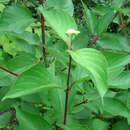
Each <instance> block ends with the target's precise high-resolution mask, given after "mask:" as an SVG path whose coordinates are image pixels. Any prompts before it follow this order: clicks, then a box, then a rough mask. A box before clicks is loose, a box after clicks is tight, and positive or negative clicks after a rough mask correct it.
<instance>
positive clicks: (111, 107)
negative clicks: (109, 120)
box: [104, 98, 130, 119]
mask: <svg viewBox="0 0 130 130" xmlns="http://www.w3.org/2000/svg"><path fill="white" fill-rule="evenodd" d="M104 111H106V112H108V113H110V114H112V115H114V116H123V117H126V118H127V119H130V110H129V109H128V107H127V106H126V105H125V104H124V103H123V102H121V101H120V100H118V99H114V98H104Z"/></svg>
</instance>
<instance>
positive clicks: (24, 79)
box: [3, 64, 60, 100]
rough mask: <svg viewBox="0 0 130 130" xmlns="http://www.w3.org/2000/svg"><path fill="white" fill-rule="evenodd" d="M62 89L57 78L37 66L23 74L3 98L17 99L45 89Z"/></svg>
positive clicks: (40, 66)
mask: <svg viewBox="0 0 130 130" xmlns="http://www.w3.org/2000/svg"><path fill="white" fill-rule="evenodd" d="M54 88H60V85H59V82H58V81H57V78H56V77H53V76H52V75H51V74H50V73H49V72H48V71H47V70H46V68H45V67H44V65H42V64H37V65H35V66H34V67H32V68H31V69H29V70H27V71H25V72H24V73H22V74H21V75H20V76H19V77H18V79H17V80H16V83H15V85H14V86H13V87H11V89H10V91H9V92H8V93H7V94H6V96H5V97H4V98H3V100H4V99H7V98H16V97H21V96H25V95H29V94H32V93H36V92H40V91H42V90H44V89H54Z"/></svg>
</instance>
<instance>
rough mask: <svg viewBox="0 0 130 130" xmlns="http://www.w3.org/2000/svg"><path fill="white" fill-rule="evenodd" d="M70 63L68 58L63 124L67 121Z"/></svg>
mask: <svg viewBox="0 0 130 130" xmlns="http://www.w3.org/2000/svg"><path fill="white" fill-rule="evenodd" d="M71 62H72V58H71V56H69V68H68V75H67V89H66V97H65V112H64V115H63V124H64V125H65V124H66V119H67V109H68V96H69V81H70V71H71Z"/></svg>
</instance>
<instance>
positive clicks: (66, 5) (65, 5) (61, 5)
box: [47, 0, 74, 16]
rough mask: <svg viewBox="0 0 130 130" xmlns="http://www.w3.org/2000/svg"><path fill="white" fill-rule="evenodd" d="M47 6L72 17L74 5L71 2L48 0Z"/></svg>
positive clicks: (70, 0) (66, 0)
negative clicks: (60, 10)
mask: <svg viewBox="0 0 130 130" xmlns="http://www.w3.org/2000/svg"><path fill="white" fill-rule="evenodd" d="M47 5H48V6H50V7H55V8H58V9H62V10H64V11H66V12H67V13H68V14H70V15H71V16H73V12H74V5H73V2H72V0H48V1H47Z"/></svg>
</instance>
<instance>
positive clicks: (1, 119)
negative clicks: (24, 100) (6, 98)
mask: <svg viewBox="0 0 130 130" xmlns="http://www.w3.org/2000/svg"><path fill="white" fill-rule="evenodd" d="M10 117H11V113H10V112H6V113H3V114H0V128H3V127H5V126H7V124H8V122H9V120H10Z"/></svg>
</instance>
